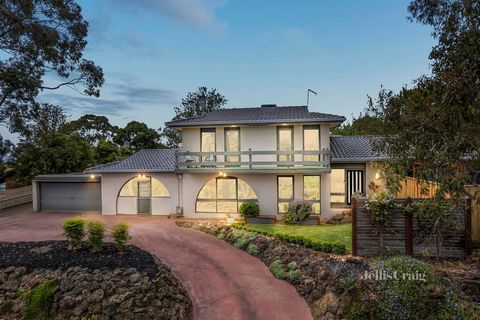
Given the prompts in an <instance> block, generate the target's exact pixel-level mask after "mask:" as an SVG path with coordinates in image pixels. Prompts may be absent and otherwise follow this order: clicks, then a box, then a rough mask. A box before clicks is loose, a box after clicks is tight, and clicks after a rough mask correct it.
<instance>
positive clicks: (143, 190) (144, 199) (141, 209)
mask: <svg viewBox="0 0 480 320" xmlns="http://www.w3.org/2000/svg"><path fill="white" fill-rule="evenodd" d="M150 186H151V184H150V181H139V182H138V198H137V201H138V205H137V211H138V214H151V213H152V211H151V203H150V202H151V194H152V192H151V189H150Z"/></svg>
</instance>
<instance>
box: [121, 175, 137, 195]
mask: <svg viewBox="0 0 480 320" xmlns="http://www.w3.org/2000/svg"><path fill="white" fill-rule="evenodd" d="M137 184H138V180H137V178H133V179H131V180H130V181H128V182H127V183H125V185H124V186H123V188H122V190H120V197H136V196H137Z"/></svg>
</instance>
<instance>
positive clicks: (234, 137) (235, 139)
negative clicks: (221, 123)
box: [225, 129, 240, 162]
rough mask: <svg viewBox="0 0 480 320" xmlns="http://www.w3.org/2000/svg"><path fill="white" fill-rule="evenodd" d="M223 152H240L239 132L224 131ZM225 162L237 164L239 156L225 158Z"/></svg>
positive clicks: (234, 130) (233, 130) (236, 130)
mask: <svg viewBox="0 0 480 320" xmlns="http://www.w3.org/2000/svg"><path fill="white" fill-rule="evenodd" d="M225 151H227V152H236V151H240V130H238V129H225ZM226 160H227V162H238V161H240V156H227V157H226Z"/></svg>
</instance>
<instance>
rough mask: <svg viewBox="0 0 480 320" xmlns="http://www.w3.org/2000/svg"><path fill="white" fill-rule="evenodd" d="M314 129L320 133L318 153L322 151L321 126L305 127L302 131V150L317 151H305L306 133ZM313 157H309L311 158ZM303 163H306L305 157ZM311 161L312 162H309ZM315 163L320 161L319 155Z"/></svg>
mask: <svg viewBox="0 0 480 320" xmlns="http://www.w3.org/2000/svg"><path fill="white" fill-rule="evenodd" d="M312 129H316V130H317V131H318V151H320V149H321V140H320V139H321V134H320V125H304V126H303V130H302V143H303V144H302V150H303V151H317V150H305V131H306V130H312ZM311 156H313V155H307V157H311ZM302 158H303V161H305V155H303V157H302ZM308 161H310V160H308ZM313 161H320V155H319V154H318V155H317V160H313Z"/></svg>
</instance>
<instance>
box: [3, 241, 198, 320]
mask: <svg viewBox="0 0 480 320" xmlns="http://www.w3.org/2000/svg"><path fill="white" fill-rule="evenodd" d="M0 256H1V257H2V258H1V259H0V280H1V281H0V318H1V319H4V318H5V319H19V318H25V319H47V318H48V319H79V320H80V319H113V318H114V319H192V310H193V308H192V303H191V301H190V299H189V297H188V295H187V293H186V291H185V290H184V288H183V286H182V285H181V284H180V282H179V281H178V280H177V279H176V278H175V277H174V276H173V275H172V273H171V272H170V270H169V268H168V267H167V266H165V265H164V264H162V263H161V262H159V261H158V260H157V259H156V258H155V257H154V256H152V255H151V254H149V253H148V252H146V251H143V250H141V249H139V248H137V247H134V246H127V248H126V249H125V250H124V251H123V252H118V251H117V250H116V249H115V247H114V246H113V245H112V244H110V243H106V244H105V245H104V247H103V249H102V251H100V252H92V251H91V250H90V249H78V250H76V251H71V250H68V245H67V242H66V241H43V242H18V243H0Z"/></svg>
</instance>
